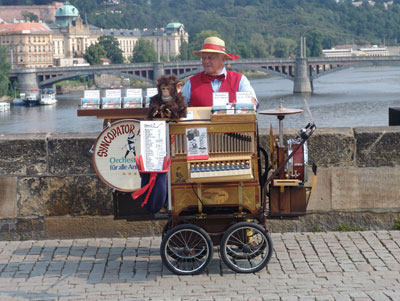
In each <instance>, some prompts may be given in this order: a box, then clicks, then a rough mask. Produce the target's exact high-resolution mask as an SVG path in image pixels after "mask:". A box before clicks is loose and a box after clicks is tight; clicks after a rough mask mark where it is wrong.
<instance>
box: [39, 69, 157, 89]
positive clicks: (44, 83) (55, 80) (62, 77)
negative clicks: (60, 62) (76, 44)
mask: <svg viewBox="0 0 400 301" xmlns="http://www.w3.org/2000/svg"><path fill="white" fill-rule="evenodd" d="M95 74H111V75H116V76H121V77H127V78H132V79H136V80H140V81H144V82H148V83H153V80H151V79H148V78H146V77H143V76H138V75H136V74H131V73H125V72H117V71H100V72H99V71H98V70H96V71H78V72H75V73H73V74H72V73H69V74H64V75H60V76H56V77H52V78H49V79H46V80H42V81H40V82H39V86H47V85H52V84H55V83H58V82H60V81H63V80H66V79H70V78H74V77H78V76H87V75H95Z"/></svg>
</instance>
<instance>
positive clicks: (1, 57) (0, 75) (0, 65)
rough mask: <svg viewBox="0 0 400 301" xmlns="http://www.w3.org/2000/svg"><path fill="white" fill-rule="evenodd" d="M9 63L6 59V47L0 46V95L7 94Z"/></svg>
mask: <svg viewBox="0 0 400 301" xmlns="http://www.w3.org/2000/svg"><path fill="white" fill-rule="evenodd" d="M9 73H10V63H9V62H8V61H7V49H6V48H4V47H0V95H1V96H3V95H7V93H8V85H9V83H10V79H9V78H8V74H9Z"/></svg>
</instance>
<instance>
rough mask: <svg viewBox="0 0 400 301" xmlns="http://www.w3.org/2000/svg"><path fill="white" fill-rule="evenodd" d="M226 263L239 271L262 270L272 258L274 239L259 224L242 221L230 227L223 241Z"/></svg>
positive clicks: (222, 251) (222, 250) (222, 249)
mask: <svg viewBox="0 0 400 301" xmlns="http://www.w3.org/2000/svg"><path fill="white" fill-rule="evenodd" d="M221 246H222V247H221V256H222V259H223V261H224V262H225V264H226V265H227V266H228V267H229V268H231V269H232V270H234V271H236V272H239V273H252V272H256V271H259V270H261V269H262V268H264V267H265V266H266V264H267V263H268V261H269V260H270V258H271V253H272V241H271V239H270V237H269V235H268V233H266V231H265V230H264V229H263V228H262V227H261V226H259V225H257V224H252V223H242V224H237V225H234V226H233V227H231V228H230V229H228V231H227V232H226V233H225V235H224V237H223V238H222V241H221Z"/></svg>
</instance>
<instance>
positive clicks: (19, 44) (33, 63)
mask: <svg viewBox="0 0 400 301" xmlns="http://www.w3.org/2000/svg"><path fill="white" fill-rule="evenodd" d="M0 45H1V46H2V47H5V48H6V49H7V50H8V54H9V55H8V58H9V62H10V64H11V66H12V68H16V67H22V68H30V67H49V66H53V34H52V31H51V29H50V28H49V27H48V26H47V25H46V24H44V23H15V24H0Z"/></svg>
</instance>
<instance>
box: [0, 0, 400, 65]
mask: <svg viewBox="0 0 400 301" xmlns="http://www.w3.org/2000/svg"><path fill="white" fill-rule="evenodd" d="M2 2H3V4H6V3H5V2H7V1H6V0H2ZM11 2H14V3H15V0H14V1H11ZM21 2H24V1H23V0H19V1H18V3H19V4H23V3H21ZM25 2H30V3H31V2H33V3H35V4H39V2H40V4H45V3H46V2H50V1H46V0H41V1H39V0H38V1H28V0H26V1H25ZM70 2H71V4H73V5H75V6H76V7H77V8H78V9H79V10H80V12H81V15H82V16H85V15H86V17H87V19H88V21H89V22H90V23H91V24H94V25H96V26H98V27H102V28H127V29H132V28H155V27H164V26H165V25H166V24H168V23H170V22H180V23H183V24H184V25H185V29H186V30H187V31H188V32H189V35H190V42H192V43H189V47H188V50H189V52H188V53H190V48H191V44H193V43H198V42H199V41H196V38H197V39H200V38H202V37H203V36H204V35H200V36H199V34H200V33H201V32H202V31H205V30H212V31H215V32H217V33H218V35H219V36H221V37H222V38H223V39H225V41H226V42H227V46H228V47H229V49H231V50H232V51H236V52H238V53H240V54H241V56H242V57H265V56H276V57H281V56H289V55H293V54H294V53H295V52H296V48H297V44H298V41H299V38H300V36H301V35H306V36H307V37H308V38H307V41H308V45H309V46H310V44H311V46H314V47H315V52H314V53H315V54H317V53H318V51H319V50H320V48H321V47H323V48H329V47H331V46H334V45H336V44H345V43H346V44H352V43H353V44H378V45H382V44H386V45H397V44H398V40H400V25H399V24H400V0H394V1H393V4H392V5H386V6H387V8H385V5H384V4H385V2H387V1H382V0H375V5H374V6H371V5H370V4H368V3H363V4H361V5H360V6H355V5H353V4H352V2H351V1H350V0H341V1H340V2H339V3H337V2H336V0H214V1H212V2H210V1H209V0H184V1H176V0H174V1H172V0H114V1H111V0H107V1H103V0H71V1H70ZM210 3H212V4H210ZM192 47H193V46H192ZM309 52H311V53H313V51H312V50H311V49H309Z"/></svg>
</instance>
